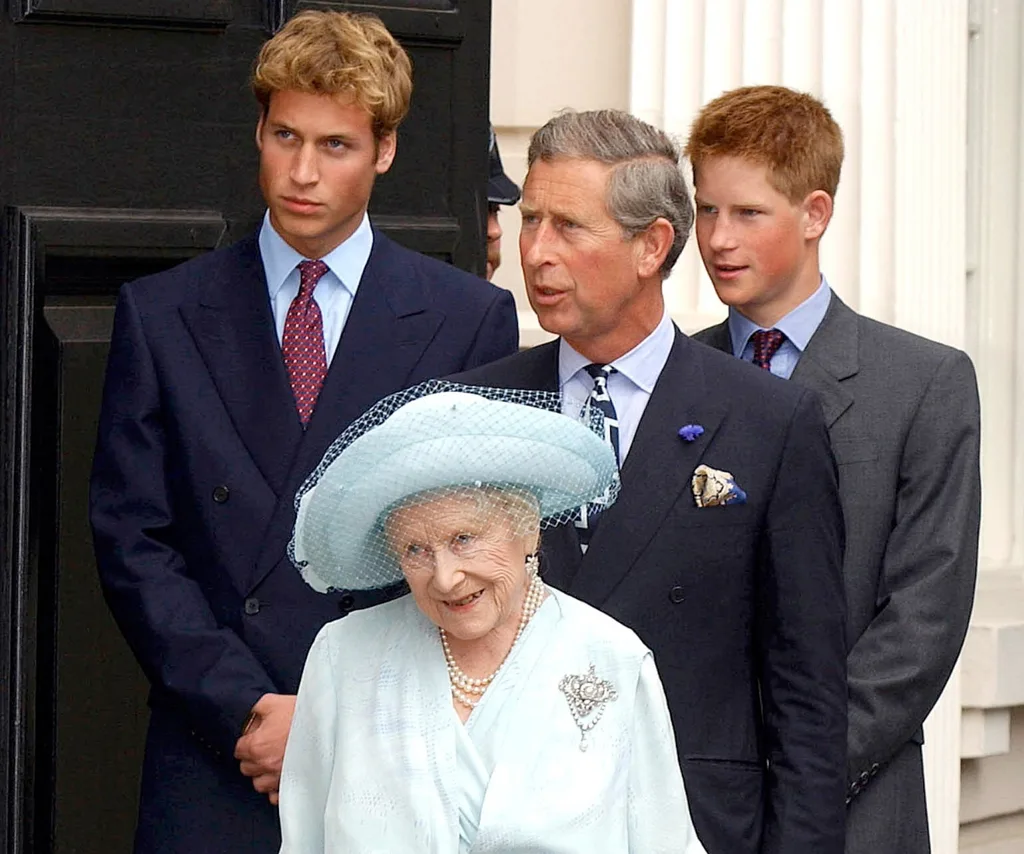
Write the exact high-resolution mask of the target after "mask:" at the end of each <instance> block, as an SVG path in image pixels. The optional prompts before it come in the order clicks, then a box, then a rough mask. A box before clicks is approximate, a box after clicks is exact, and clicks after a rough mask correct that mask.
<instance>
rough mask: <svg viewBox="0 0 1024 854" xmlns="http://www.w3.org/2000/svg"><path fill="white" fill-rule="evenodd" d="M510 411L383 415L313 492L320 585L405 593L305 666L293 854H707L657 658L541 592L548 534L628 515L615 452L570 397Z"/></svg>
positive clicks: (290, 789) (313, 559)
mask: <svg viewBox="0 0 1024 854" xmlns="http://www.w3.org/2000/svg"><path fill="white" fill-rule="evenodd" d="M516 395H517V393H515V392H505V391H502V392H499V391H496V390H482V389H472V390H470V389H465V388H463V387H455V386H452V385H451V384H447V383H432V384H428V385H427V386H426V387H420V388H419V389H414V390H412V391H411V392H404V393H401V394H399V395H394V396H392V397H391V398H387V399H386V400H384V401H382V402H381V403H380V404H378V405H377V406H376V407H375V408H374V409H372V410H371V411H370V412H369V413H367V415H365V416H364V417H363V419H361V420H360V421H359V422H357V423H356V424H355V425H353V427H352V428H350V429H349V431H346V434H344V435H343V436H342V437H341V438H340V439H339V440H338V441H337V442H336V443H335V445H334V446H332V449H331V450H330V451H329V452H328V455H327V456H326V457H325V459H324V461H323V463H322V464H321V466H320V467H319V468H318V469H317V471H316V472H315V473H314V475H313V476H312V477H311V478H310V481H309V482H308V483H307V484H306V486H305V487H303V490H302V491H301V492H300V494H299V497H298V499H297V503H298V515H297V522H296V529H295V536H294V539H293V543H292V548H293V558H294V559H295V561H296V564H297V565H298V566H299V567H300V569H301V571H302V572H303V575H304V577H305V578H306V580H307V581H308V582H309V583H310V584H311V585H313V586H314V587H316V588H317V589H320V590H327V589H329V588H336V589H341V588H346V589H353V588H368V587H381V586H386V585H389V584H395V583H399V582H401V581H402V580H403V579H404V581H405V583H406V584H407V585H408V590H409V593H410V594H411V595H407V596H403V597H401V598H399V599H396V600H394V601H392V602H390V603H388V604H385V605H380V606H378V607H375V608H371V609H369V610H366V611H361V612H357V613H355V614H352V615H350V616H348V617H346V618H345V619H343V620H339V621H337V622H334V623H331V624H328V625H327V626H325V627H324V629H323V630H322V631H321V632H320V634H319V636H318V637H317V639H316V641H315V642H314V644H313V646H312V649H311V650H310V653H309V657H308V659H307V662H306V668H305V671H304V673H303V677H302V684H301V687H300V689H299V696H298V702H297V706H296V711H295V717H294V721H293V724H292V730H291V734H290V736H289V739H288V747H287V751H286V754H285V760H284V769H283V773H282V777H281V794H280V810H281V827H282V835H283V840H284V842H283V846H282V849H281V850H282V852H283V854H312V852H316V854H322V852H360V854H366V853H367V852H388V854H401V852H430V854H435V852H444V853H445V854H447V853H448V852H450V854H456V852H460V854H464V852H503V854H513V852H523V854H525V852H531V854H539V852H580V851H595V852H597V851H600V852H604V854H618V852H622V854H625V852H636V854H656V853H657V852H678V854H695V852H702V851H703V849H702V848H701V847H700V844H699V843H698V842H697V840H696V836H695V834H694V831H693V827H692V825H691V822H690V815H689V811H688V808H687V804H686V796H685V793H684V790H683V781H682V776H681V774H680V771H679V765H678V761H677V759H676V750H675V742H674V740H673V733H672V725H671V722H670V720H669V715H668V710H667V706H666V703H665V698H664V695H663V692H662V688H661V683H660V682H659V680H658V675H657V672H656V670H655V667H654V661H653V659H652V657H651V653H650V651H649V650H648V649H646V648H645V647H644V645H643V644H642V643H641V642H640V640H639V639H638V638H637V637H636V636H635V635H634V634H633V633H632V632H631V631H630V630H629V629H627V628H625V627H624V626H622V625H620V624H618V623H616V622H615V621H614V620H612V619H611V618H610V617H608V616H606V615H605V614H602V613H601V612H599V611H597V610H595V609H593V608H591V607H589V606H587V605H585V604H583V603H582V602H579V601H577V600H574V599H572V598H570V597H568V596H566V595H564V594H562V593H560V592H558V591H555V590H551V589H549V588H548V587H546V586H545V584H544V582H543V581H542V579H541V576H540V575H539V574H538V565H539V558H538V549H539V547H540V532H541V529H542V528H545V527H549V526H551V525H553V524H561V523H565V522H567V521H569V520H570V519H572V518H573V517H574V515H576V513H577V512H578V510H579V508H580V506H581V505H585V504H587V503H588V502H593V501H595V500H597V501H603V502H607V501H608V500H610V498H611V497H612V496H613V494H614V490H615V488H616V485H617V472H616V467H615V460H614V457H613V454H612V452H611V450H610V448H609V447H608V446H607V445H606V444H605V443H604V442H603V440H602V439H601V438H600V435H599V433H600V425H596V430H597V432H595V430H594V429H593V427H594V425H592V426H585V425H584V424H583V423H581V422H579V421H576V420H574V419H573V418H569V417H566V416H565V415H562V414H560V412H559V409H560V406H561V404H560V402H559V400H558V398H557V396H555V395H544V394H536V393H529V394H528V395H527V394H526V393H522V394H520V395H519V397H518V398H517V397H516ZM517 400H518V401H519V402H517ZM592 414H593V415H594V417H595V419H596V418H599V417H600V416H599V413H592Z"/></svg>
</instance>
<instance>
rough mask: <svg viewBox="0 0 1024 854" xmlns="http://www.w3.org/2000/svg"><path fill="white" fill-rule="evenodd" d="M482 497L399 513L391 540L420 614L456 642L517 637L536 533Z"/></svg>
mask: <svg viewBox="0 0 1024 854" xmlns="http://www.w3.org/2000/svg"><path fill="white" fill-rule="evenodd" d="M521 515H522V514H516V513H508V512H503V511H502V510H501V509H500V508H499V507H497V506H496V505H495V503H494V502H493V501H492V500H490V499H488V498H486V497H482V496H481V495H474V494H473V493H456V494H452V495H447V496H441V497H437V498H432V499H428V500H424V501H417V502H415V503H411V504H409V505H407V506H405V507H402V508H399V509H397V510H395V511H394V512H393V513H392V514H391V515H390V516H389V517H388V522H387V526H386V528H387V535H388V541H389V543H390V545H391V548H392V550H393V551H394V553H395V554H397V555H398V559H399V563H400V565H401V567H402V573H403V574H404V575H405V579H406V581H407V582H408V584H409V589H410V591H411V592H412V595H413V598H414V599H415V600H416V604H417V605H418V606H419V608H420V610H421V611H422V612H423V613H424V614H426V615H427V617H429V618H430V620H431V621H432V622H433V623H434V624H436V625H437V626H439V627H440V628H442V629H444V630H445V631H446V632H447V633H448V634H449V635H450V636H451V637H453V638H458V639H459V640H463V641H469V640H477V639H479V638H482V637H485V636H487V635H489V634H490V633H492V632H495V631H499V632H501V631H505V632H509V633H511V634H514V632H515V630H516V628H517V627H518V625H519V619H520V617H521V615H522V607H523V597H524V595H525V591H526V587H527V584H528V583H529V579H528V578H527V576H526V556H527V555H528V554H530V553H531V552H533V551H534V549H535V548H536V545H537V533H536V529H533V530H532V532H531V531H527V532H525V533H524V532H523V530H522V529H523V527H524V525H523V520H522V518H517V517H521Z"/></svg>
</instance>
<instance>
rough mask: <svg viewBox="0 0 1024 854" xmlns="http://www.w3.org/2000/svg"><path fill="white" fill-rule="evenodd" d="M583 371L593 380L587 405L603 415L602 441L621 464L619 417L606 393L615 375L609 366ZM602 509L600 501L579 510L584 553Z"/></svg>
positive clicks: (578, 529) (578, 531)
mask: <svg viewBox="0 0 1024 854" xmlns="http://www.w3.org/2000/svg"><path fill="white" fill-rule="evenodd" d="M584 370H585V371H586V372H587V373H588V374H590V376H591V377H592V378H593V380H594V387H593V388H592V389H591V391H590V398H589V405H590V406H593V407H594V408H595V409H597V410H599V411H600V412H601V414H602V415H604V439H605V441H606V442H607V443H608V444H609V445H611V448H612V451H613V452H614V453H615V462H616V464H621V459H620V457H619V416H618V415H617V414H616V412H615V404H614V403H612V398H611V395H610V394H609V393H608V377H610V376H611V375H612V374H614V373H615V368H613V367H612V366H611V365H587V366H586V367H585V368H584ZM603 509H604V502H602V501H601V500H600V499H598V500H597V501H595V502H593V503H591V504H584V505H583V507H581V508H580V518H579V519H577V520H576V533H577V534H579V537H580V548H581V549H582V550H583V551H584V552H586V550H587V546H589V545H590V538H591V537H592V536H593V534H594V528H595V526H596V525H597V521H598V518H599V517H600V514H601V511H602V510H603Z"/></svg>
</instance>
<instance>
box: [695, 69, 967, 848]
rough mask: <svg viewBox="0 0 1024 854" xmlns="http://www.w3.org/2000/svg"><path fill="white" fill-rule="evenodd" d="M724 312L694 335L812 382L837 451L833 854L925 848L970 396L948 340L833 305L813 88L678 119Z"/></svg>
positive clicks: (733, 102) (825, 138) (946, 666)
mask: <svg viewBox="0 0 1024 854" xmlns="http://www.w3.org/2000/svg"><path fill="white" fill-rule="evenodd" d="M686 154H687V155H688V156H689V158H690V161H691V163H692V166H693V180H694V187H695V195H696V232H697V243H698V246H699V248H700V253H701V257H702V258H703V260H704V266H705V267H706V268H707V271H708V275H709V276H710V277H711V281H712V283H713V285H714V287H715V291H716V292H717V294H718V297H719V299H721V300H722V302H723V303H725V304H726V305H727V306H729V317H728V320H726V321H725V322H724V323H721V324H719V325H718V326H714V327H711V328H710V329H706V330H704V331H703V332H701V333H698V334H697V336H696V337H697V339H698V340H701V341H704V342H705V343H708V344H711V345H712V346H715V347H717V348H718V349H720V350H724V351H726V352H728V353H732V354H733V355H734V356H737V357H739V358H741V359H745V360H747V361H750V362H753V363H754V365H756V366H757V367H758V368H761V369H763V370H765V371H770V372H771V373H773V374H776V375H778V376H781V377H784V378H787V379H789V378H791V379H792V381H793V382H794V383H796V384H798V385H803V386H806V387H807V388H810V389H813V390H814V391H816V392H817V393H818V396H819V398H820V399H821V401H822V407H823V412H824V416H825V422H826V424H827V426H828V431H829V439H830V442H831V445H832V450H833V452H834V454H835V458H836V462H837V463H838V467H839V489H840V495H841V498H842V504H843V511H844V516H845V520H846V552H845V558H844V563H843V570H844V581H845V588H846V601H847V609H848V616H847V642H848V644H849V647H850V652H849V657H848V661H847V667H848V672H849V677H848V678H849V702H850V709H849V739H848V754H849V755H848V772H847V777H848V780H847V804H848V816H847V838H846V852H847V854H869V852H870V854H925V852H928V850H929V841H928V823H927V813H926V808H925V798H924V776H923V771H922V761H921V742H922V724H923V723H924V719H925V717H926V716H927V715H928V712H929V711H930V710H931V708H932V706H933V705H934V703H935V701H936V700H937V699H938V697H939V694H940V693H941V692H942V689H943V686H944V685H945V684H946V680H947V679H948V678H949V674H950V672H951V671H952V669H953V666H954V664H955V662H956V659H957V655H958V654H959V652H960V647H961V645H962V643H963V640H964V635H965V633H966V630H967V622H968V618H969V615H970V611H971V603H972V599H973V591H974V581H975V573H976V563H977V551H978V524H979V514H980V486H979V483H980V475H979V463H978V443H979V404H978V390H977V383H976V381H975V377H974V370H973V368H972V366H971V362H970V359H969V358H968V357H967V356H966V355H965V354H964V353H962V352H961V351H959V350H954V349H952V348H950V347H946V346H943V345H941V344H937V343H935V342H933V341H929V340H926V339H924V338H921V337H918V336H916V335H911V334H910V333H908V332H904V331H902V330H900V329H896V328H894V327H892V326H887V325H886V324H883V323H878V322H877V321H874V320H870V319H868V318H866V317H862V316H860V315H858V314H857V313H856V312H854V311H853V310H851V309H850V308H848V307H847V306H846V305H845V304H844V303H843V302H842V300H840V299H839V297H838V296H837V295H836V294H835V293H834V292H833V291H832V290H831V288H830V287H829V284H828V282H827V281H826V280H825V278H824V277H823V276H822V275H821V272H820V270H819V265H818V245H819V242H820V241H821V238H822V237H823V235H824V233H825V230H826V229H827V228H828V224H829V221H830V219H831V217H832V207H833V200H834V198H835V195H836V188H837V186H838V184H839V174H840V169H841V167H842V161H843V138H842V133H841V131H840V129H839V126H838V125H837V124H836V122H835V121H834V119H833V118H832V116H831V115H830V114H829V112H828V110H827V109H826V108H825V107H824V105H823V104H822V103H821V102H820V101H818V100H817V99H816V98H813V97H811V96H810V95H806V94H803V93H799V92H794V91H791V90H789V89H785V88H783V87H779V86H754V87H748V88H743V89H737V90H734V91H732V92H727V93H725V94H724V95H722V96H721V97H719V98H717V99H715V100H714V101H712V102H711V103H709V104H708V105H707V106H705V107H704V108H703V109H702V110H701V111H700V113H699V114H698V116H697V118H696V120H695V121H694V123H693V127H692V129H691V131H690V137H689V141H688V143H687V146H686Z"/></svg>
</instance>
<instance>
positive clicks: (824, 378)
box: [791, 293, 860, 429]
mask: <svg viewBox="0 0 1024 854" xmlns="http://www.w3.org/2000/svg"><path fill="white" fill-rule="evenodd" d="M859 337H860V336H859V333H858V330H857V315H856V313H855V312H853V311H852V310H851V309H850V308H849V307H848V306H847V305H846V304H845V303H844V302H843V301H842V300H841V299H839V297H838V296H837V295H836V294H835V293H833V294H832V299H831V301H830V302H829V306H828V311H827V312H825V317H824V318H823V319H822V321H821V324H820V325H819V326H818V328H817V330H815V332H814V335H812V336H811V340H810V341H808V342H807V349H805V350H804V352H803V354H802V355H801V357H800V361H798V362H797V364H796V368H795V369H794V371H793V376H792V377H791V379H792V380H793V381H794V382H797V383H800V385H803V386H805V387H807V388H809V389H812V390H813V391H815V392H817V394H818V397H820V398H821V409H822V412H823V414H824V416H825V426H826V427H828V428H830V429H831V427H832V425H833V424H835V422H836V421H837V420H838V418H839V416H840V415H842V414H843V413H844V412H846V410H847V409H849V408H850V406H851V404H852V403H853V395H852V394H850V392H849V391H848V390H847V389H845V388H843V385H842V381H843V380H845V379H848V378H849V377H852V376H854V375H855V374H856V373H857V371H858V370H859V350H858V347H859Z"/></svg>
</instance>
